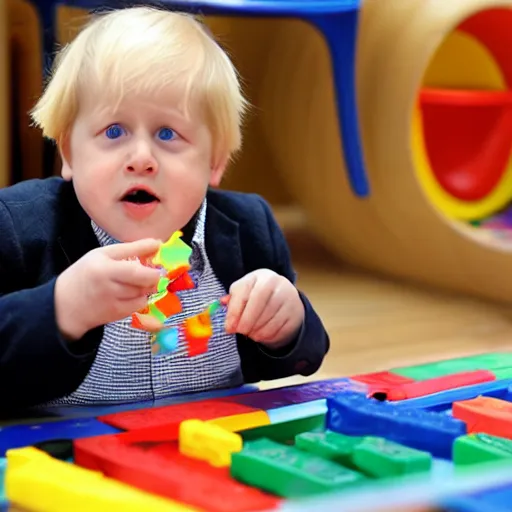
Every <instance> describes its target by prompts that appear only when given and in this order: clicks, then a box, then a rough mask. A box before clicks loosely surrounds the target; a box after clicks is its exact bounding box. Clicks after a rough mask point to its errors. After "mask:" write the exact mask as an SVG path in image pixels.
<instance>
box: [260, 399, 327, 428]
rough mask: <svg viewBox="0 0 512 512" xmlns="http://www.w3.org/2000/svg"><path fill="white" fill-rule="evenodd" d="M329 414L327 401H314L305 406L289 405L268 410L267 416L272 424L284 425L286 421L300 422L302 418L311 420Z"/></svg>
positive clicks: (304, 404) (306, 403)
mask: <svg viewBox="0 0 512 512" xmlns="http://www.w3.org/2000/svg"><path fill="white" fill-rule="evenodd" d="M326 412H327V404H326V402H325V400H314V401H312V402H305V403H303V404H294V405H287V406H285V407H278V408H277V409H268V410H267V414H268V417H269V419H270V423H272V424H274V423H284V422H286V421H293V420H298V419H300V418H311V417H312V416H319V415H321V414H325V413H326Z"/></svg>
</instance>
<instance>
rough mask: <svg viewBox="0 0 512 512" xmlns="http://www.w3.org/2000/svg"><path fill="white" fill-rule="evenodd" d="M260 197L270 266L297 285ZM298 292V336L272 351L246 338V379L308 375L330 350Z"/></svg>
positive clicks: (313, 313) (271, 217)
mask: <svg viewBox="0 0 512 512" xmlns="http://www.w3.org/2000/svg"><path fill="white" fill-rule="evenodd" d="M259 200H260V203H261V206H262V208H263V211H264V212H265V217H266V221H267V225H268V234H269V237H270V243H271V245H272V260H273V261H272V264H271V265H269V268H270V269H272V270H274V272H277V273H278V274H280V275H282V276H284V277H286V278H287V279H289V280H290V281H291V282H292V283H293V284H296V272H295V270H294V268H293V265H292V261H291V255H290V250H289V247H288V243H287V241H286V239H285V237H284V234H283V232H282V230H281V228H280V227H279V225H278V223H277V221H276V219H275V217H274V215H273V214H272V211H271V209H270V206H269V205H268V203H267V202H266V201H265V200H264V199H263V198H259ZM298 291H299V295H300V298H301V300H302V303H303V305H304V310H305V317H304V322H303V324H302V327H301V329H300V331H299V333H298V336H297V337H296V339H295V340H294V341H292V342H291V343H290V344H289V345H287V346H286V347H283V348H282V349H278V350H271V349H268V348H266V347H265V346H263V345H261V344H260V343H255V342H253V341H251V340H248V341H249V343H250V344H251V345H252V347H254V348H253V350H252V354H251V357H250V358H249V359H248V360H247V363H245V364H244V363H243V373H244V378H245V380H246V382H257V381H259V380H273V379H280V378H284V377H290V376H292V375H297V374H300V375H304V376H307V375H312V374H313V373H315V372H316V371H317V370H318V369H319V368H320V366H321V364H322V361H323V359H324V357H325V355H326V354H327V352H328V351H329V346H330V340H329V336H328V334H327V331H326V330H325V328H324V325H323V323H322V321H321V319H320V317H319V316H318V314H317V313H316V311H315V310H314V308H313V306H312V304H311V302H310V301H309V299H308V298H307V297H306V295H305V294H304V293H303V292H301V291H300V290H298ZM244 359H245V358H244Z"/></svg>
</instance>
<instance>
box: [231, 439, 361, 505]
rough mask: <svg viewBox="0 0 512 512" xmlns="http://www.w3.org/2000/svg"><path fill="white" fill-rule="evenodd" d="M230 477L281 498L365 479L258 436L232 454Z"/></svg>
mask: <svg viewBox="0 0 512 512" xmlns="http://www.w3.org/2000/svg"><path fill="white" fill-rule="evenodd" d="M231 476H232V477H233V478H235V479H237V480H239V481H241V482H243V483H245V484H247V485H251V486H253V487H257V488H259V489H262V490H264V491H266V492H270V493H273V494H276V495H278V496H281V497H284V498H299V497H304V496H311V495H315V494H319V493H323V492H329V491H336V490H341V489H343V488H347V487H351V486H353V485H355V484H358V483H362V482H364V481H367V480H366V478H365V477H364V476H363V475H362V474H360V473H357V472H356V471H352V470H350V469H347V468H345V467H343V466H340V465H339V464H336V463H335V462H332V461H330V460H326V459H324V458H322V457H319V456H317V455H312V454H309V453H306V452H304V451H301V450H299V449H297V448H295V447H293V446H287V445H284V444H280V443H276V442H275V441H271V440H270V439H258V440H257V441H250V442H248V443H245V444H244V448H243V450H242V451H241V452H238V453H233V454H232V458H231Z"/></svg>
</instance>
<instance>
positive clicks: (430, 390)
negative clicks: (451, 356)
mask: <svg viewBox="0 0 512 512" xmlns="http://www.w3.org/2000/svg"><path fill="white" fill-rule="evenodd" d="M493 380H496V377H495V375H494V374H493V373H492V372H490V371H488V370H476V371H471V372H461V373H456V374H454V375H443V376H442V377H435V378H433V379H427V380H422V381H417V382H406V383H404V384H396V385H391V386H387V385H383V386H380V387H379V386H378V385H375V386H374V385H372V386H371V391H370V394H371V395H372V396H373V397H374V398H378V399H379V400H389V401H397V400H407V399H409V398H417V397H420V396H426V395H432V394H434V393H440V392H441V391H446V390H448V389H455V388H459V387H463V386H472V385H474V384H481V383H482V382H491V381H493Z"/></svg>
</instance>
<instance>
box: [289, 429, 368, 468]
mask: <svg viewBox="0 0 512 512" xmlns="http://www.w3.org/2000/svg"><path fill="white" fill-rule="evenodd" d="M364 439H365V438H364V437H355V436H346V435H343V434H338V433H336V432H331V431H330V430H327V431H325V432H304V433H302V434H299V435H298V436H296V437H295V446H296V447H297V448H299V449H300V450H304V451H307V452H309V453H313V454H315V455H319V456H320V457H323V458H324V459H329V460H332V461H334V462H337V463H338V464H343V465H344V466H346V467H349V468H352V469H356V468H355V467H354V465H353V463H352V454H353V453H354V448H355V447H356V446H358V445H359V444H360V443H361V442H362V441H363V440H364Z"/></svg>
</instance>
